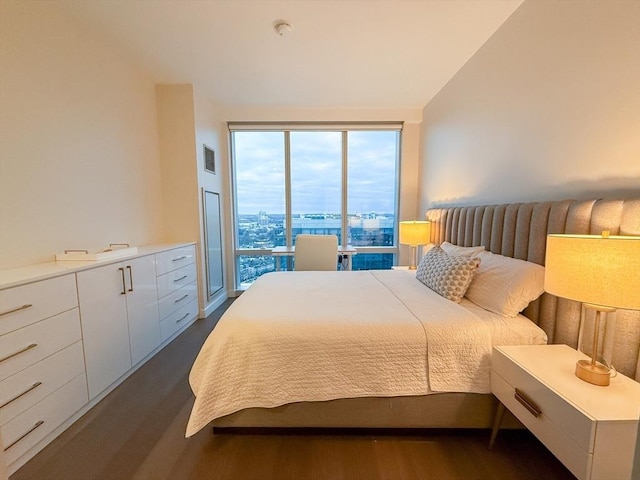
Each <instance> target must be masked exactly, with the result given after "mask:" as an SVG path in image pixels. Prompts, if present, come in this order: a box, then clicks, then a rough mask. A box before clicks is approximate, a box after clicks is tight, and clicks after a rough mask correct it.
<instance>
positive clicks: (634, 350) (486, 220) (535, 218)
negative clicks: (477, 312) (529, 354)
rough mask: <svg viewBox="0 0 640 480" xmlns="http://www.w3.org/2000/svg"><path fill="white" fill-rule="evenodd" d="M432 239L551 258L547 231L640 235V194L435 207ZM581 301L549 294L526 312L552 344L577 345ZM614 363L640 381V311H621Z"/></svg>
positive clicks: (539, 259)
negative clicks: (603, 197)
mask: <svg viewBox="0 0 640 480" xmlns="http://www.w3.org/2000/svg"><path fill="white" fill-rule="evenodd" d="M426 218H427V220H430V221H432V222H433V226H432V229H431V235H432V241H433V242H435V243H441V242H444V241H448V242H451V243H454V244H456V245H462V246H476V245H482V246H484V247H485V248H486V249H487V250H490V251H492V252H493V253H499V254H501V255H505V256H509V257H514V258H519V259H522V260H528V261H530V262H535V263H539V264H541V265H544V263H545V249H546V238H547V234H550V233H574V234H599V233H601V232H602V231H603V230H609V231H610V232H611V234H612V235H640V198H637V199H626V200H586V201H574V200H563V201H556V202H536V203H513V204H503V205H485V206H478V207H449V208H433V209H430V210H427V212H426ZM580 312H581V305H580V303H578V302H574V301H571V300H566V299H563V298H558V297H555V296H553V295H551V294H548V293H544V294H543V295H542V296H541V297H540V298H539V299H538V300H536V301H535V302H532V303H531V304H530V305H529V306H528V307H527V309H526V310H525V311H524V312H523V314H524V315H525V316H527V317H528V318H530V319H531V320H532V321H533V322H535V323H536V324H538V325H539V326H540V327H541V328H542V329H543V330H544V331H545V332H546V333H547V335H548V337H549V343H565V344H567V345H570V346H572V347H574V348H575V347H576V345H577V343H578V330H579V326H580ZM616 316H617V323H616V338H615V344H616V348H615V353H614V357H613V364H614V366H615V367H616V368H617V369H618V370H619V371H620V372H622V373H624V374H625V375H627V376H630V377H631V378H635V379H636V380H638V381H640V312H632V311H629V310H618V311H617V313H616Z"/></svg>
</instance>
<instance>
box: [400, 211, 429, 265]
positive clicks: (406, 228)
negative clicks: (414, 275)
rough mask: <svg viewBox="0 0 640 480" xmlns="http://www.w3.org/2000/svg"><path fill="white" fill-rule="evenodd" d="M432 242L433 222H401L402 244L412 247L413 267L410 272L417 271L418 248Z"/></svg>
mask: <svg viewBox="0 0 640 480" xmlns="http://www.w3.org/2000/svg"><path fill="white" fill-rule="evenodd" d="M430 240H431V222H427V221H419V220H413V221H409V222H400V243H402V244H403V245H410V246H411V265H410V266H409V270H415V269H416V268H417V267H416V264H417V258H416V247H417V246H418V245H426V244H427V243H429V241H430Z"/></svg>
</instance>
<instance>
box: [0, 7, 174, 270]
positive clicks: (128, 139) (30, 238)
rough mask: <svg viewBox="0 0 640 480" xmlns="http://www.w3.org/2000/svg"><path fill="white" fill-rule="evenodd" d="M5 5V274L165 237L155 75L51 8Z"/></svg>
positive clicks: (0, 115) (0, 234)
mask: <svg viewBox="0 0 640 480" xmlns="http://www.w3.org/2000/svg"><path fill="white" fill-rule="evenodd" d="M0 8H1V10H0V222H1V228H0V268H9V267H13V266H19V265H25V264H30V263H36V262H42V261H50V260H53V256H54V254H55V253H56V252H60V251H62V250H63V249H65V248H96V247H101V246H104V245H106V244H108V243H109V242H130V243H132V244H135V245H141V244H146V243H152V242H157V241H158V240H160V239H161V238H162V235H163V232H162V217H161V209H160V208H159V207H158V205H159V204H160V202H161V192H160V173H159V169H158V137H157V130H156V105H155V93H154V85H153V82H152V80H151V79H150V77H148V76H147V75H146V73H145V72H144V71H141V70H140V69H139V68H138V67H136V66H135V65H133V64H131V63H129V62H128V61H127V59H126V58H124V57H123V56H122V55H121V53H120V52H117V51H115V50H113V49H112V48H111V47H110V45H109V44H108V43H105V42H103V41H102V39H101V38H100V37H99V36H97V35H96V34H95V33H94V31H93V30H92V29H90V28H85V27H84V26H83V25H81V24H77V23H75V22H74V21H72V20H70V19H69V18H68V17H67V16H64V15H61V14H59V12H58V11H57V10H56V9H55V8H52V7H51V6H50V5H49V4H47V3H46V2H38V3H31V2H16V1H4V0H3V1H2V2H0Z"/></svg>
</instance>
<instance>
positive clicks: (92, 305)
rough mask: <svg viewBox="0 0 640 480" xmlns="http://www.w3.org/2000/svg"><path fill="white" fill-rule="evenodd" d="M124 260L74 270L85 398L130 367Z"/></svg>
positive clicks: (98, 390)
mask: <svg viewBox="0 0 640 480" xmlns="http://www.w3.org/2000/svg"><path fill="white" fill-rule="evenodd" d="M125 274H126V272H125V268H124V264H122V263H118V264H112V265H106V266H104V267H99V268H94V269H91V270H85V271H83V272H78V273H77V274H76V275H77V279H78V299H79V302H80V321H81V323H82V337H83V341H84V355H85V360H86V364H87V382H88V385H89V398H94V397H95V396H96V395H97V394H99V393H100V392H102V391H103V390H104V389H105V388H107V387H108V386H109V385H111V384H112V383H113V382H114V381H115V380H117V379H118V377H120V376H121V375H122V374H124V373H125V372H126V371H127V370H129V369H130V368H131V352H130V349H129V326H128V323H127V302H126V285H125Z"/></svg>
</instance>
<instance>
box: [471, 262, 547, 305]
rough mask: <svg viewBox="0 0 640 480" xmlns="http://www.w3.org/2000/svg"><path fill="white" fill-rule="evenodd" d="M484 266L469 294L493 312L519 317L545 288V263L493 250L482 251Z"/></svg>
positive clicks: (481, 263)
mask: <svg viewBox="0 0 640 480" xmlns="http://www.w3.org/2000/svg"><path fill="white" fill-rule="evenodd" d="M477 258H479V259H480V267H479V268H478V271H477V272H476V274H475V275H474V277H473V280H472V281H471V285H469V288H468V289H467V292H466V294H465V297H467V298H468V299H469V300H471V301H472V302H473V303H475V304H476V305H479V306H480V307H482V308H484V309H485V310H489V311H491V312H495V313H499V314H500V315H506V316H508V317H515V316H516V315H517V314H518V313H519V312H521V311H522V310H524V309H525V308H526V307H527V305H529V303H530V302H532V301H533V300H535V299H536V298H538V297H539V296H540V295H542V292H544V267H543V266H542V265H538V264H537V263H531V262H525V261H524V260H518V259H515V258H510V257H504V256H502V255H497V254H494V253H491V252H481V253H479V254H478V257H477Z"/></svg>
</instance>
